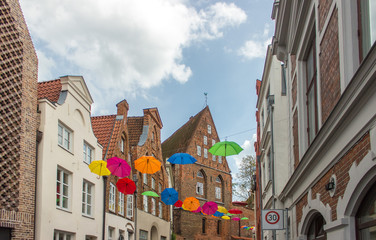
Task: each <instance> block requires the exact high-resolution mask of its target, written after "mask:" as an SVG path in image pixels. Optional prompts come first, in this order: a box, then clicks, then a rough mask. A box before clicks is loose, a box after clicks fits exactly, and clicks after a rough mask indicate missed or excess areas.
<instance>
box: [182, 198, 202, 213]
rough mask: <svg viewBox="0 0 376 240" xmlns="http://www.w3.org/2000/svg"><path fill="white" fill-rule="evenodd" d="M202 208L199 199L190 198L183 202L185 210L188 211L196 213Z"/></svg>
mask: <svg viewBox="0 0 376 240" xmlns="http://www.w3.org/2000/svg"><path fill="white" fill-rule="evenodd" d="M199 206H200V202H199V201H198V199H197V198H194V197H188V198H186V199H185V200H184V202H183V209H185V210H188V211H195V210H197V208H198V207H199Z"/></svg>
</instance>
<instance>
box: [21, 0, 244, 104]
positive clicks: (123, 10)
mask: <svg viewBox="0 0 376 240" xmlns="http://www.w3.org/2000/svg"><path fill="white" fill-rule="evenodd" d="M21 5H22V9H23V12H24V15H25V18H26V21H27V23H28V26H29V29H30V32H31V34H32V37H33V39H34V41H35V42H37V43H38V44H36V48H37V52H38V57H39V59H40V64H39V67H40V69H41V71H40V79H48V78H51V74H52V72H53V71H52V70H53V67H54V66H55V67H56V66H58V67H59V68H62V67H67V66H70V67H72V66H73V68H72V69H74V71H75V74H77V73H78V74H82V75H83V76H84V77H85V79H86V81H91V83H89V85H90V87H91V88H90V91H93V92H94V95H95V93H96V92H97V93H98V94H101V95H109V94H111V96H114V95H119V96H122V95H124V94H125V93H130V92H135V90H139V89H148V88H150V87H153V86H156V85H159V84H160V83H161V82H162V81H163V80H166V79H170V78H172V79H175V80H176V81H178V82H180V83H184V82H187V81H188V80H189V78H190V77H191V76H192V74H193V73H192V70H191V68H190V67H189V66H187V65H185V64H184V61H183V60H184V58H183V54H182V50H183V49H184V48H185V47H188V46H189V45H190V44H192V43H194V42H195V41H203V40H210V39H215V38H220V37H222V36H223V31H224V30H225V29H226V28H228V27H235V26H237V25H239V24H241V23H243V22H244V21H245V20H246V14H245V12H244V11H243V10H242V9H240V8H239V7H237V6H236V5H235V4H233V3H231V4H227V3H221V2H217V3H215V4H214V5H210V6H209V7H207V8H205V9H201V10H199V11H198V10H196V9H194V8H193V7H189V6H188V5H187V3H186V1H184V0H153V1H148V0H138V1H132V0H107V1H103V0H64V1H61V0H21ZM55 57H56V58H58V59H59V60H61V62H59V61H58V60H54V59H55ZM49 69H50V71H48V70H49ZM72 69H66V71H67V72H66V74H72V71H73V70H72ZM56 77H58V76H54V77H53V78H56ZM95 98H96V99H98V96H95Z"/></svg>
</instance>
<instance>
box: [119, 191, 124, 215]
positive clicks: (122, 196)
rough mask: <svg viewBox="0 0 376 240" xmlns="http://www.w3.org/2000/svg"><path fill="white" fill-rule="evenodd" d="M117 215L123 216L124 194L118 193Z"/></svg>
mask: <svg viewBox="0 0 376 240" xmlns="http://www.w3.org/2000/svg"><path fill="white" fill-rule="evenodd" d="M118 213H119V214H120V215H122V216H124V194H123V193H121V192H119V203H118Z"/></svg>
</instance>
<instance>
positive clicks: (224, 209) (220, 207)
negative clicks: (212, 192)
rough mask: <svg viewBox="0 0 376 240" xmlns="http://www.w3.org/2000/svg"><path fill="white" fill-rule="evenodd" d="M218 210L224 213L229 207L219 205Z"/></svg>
mask: <svg viewBox="0 0 376 240" xmlns="http://www.w3.org/2000/svg"><path fill="white" fill-rule="evenodd" d="M217 211H218V212H221V213H224V214H226V213H228V211H227V209H226V208H225V207H222V206H218V210H217Z"/></svg>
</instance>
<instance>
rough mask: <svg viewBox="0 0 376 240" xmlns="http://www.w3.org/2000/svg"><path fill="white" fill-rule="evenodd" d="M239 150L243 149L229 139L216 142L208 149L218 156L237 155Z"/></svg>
mask: <svg viewBox="0 0 376 240" xmlns="http://www.w3.org/2000/svg"><path fill="white" fill-rule="evenodd" d="M241 151H243V148H241V147H240V146H239V145H238V144H237V143H236V142H229V141H223V142H217V143H216V144H214V145H213V146H212V147H211V148H210V149H209V152H210V153H211V154H213V155H218V156H231V155H237V154H239V153H240V152H241Z"/></svg>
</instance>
